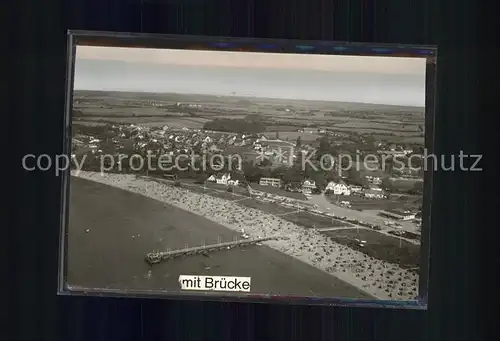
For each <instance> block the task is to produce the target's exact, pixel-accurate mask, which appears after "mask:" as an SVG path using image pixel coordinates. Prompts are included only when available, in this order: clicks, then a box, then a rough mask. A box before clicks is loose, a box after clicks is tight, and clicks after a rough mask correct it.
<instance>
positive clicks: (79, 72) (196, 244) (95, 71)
mask: <svg viewBox="0 0 500 341" xmlns="http://www.w3.org/2000/svg"><path fill="white" fill-rule="evenodd" d="M74 57H75V70H74V77H73V107H72V109H71V111H72V112H71V134H72V142H71V144H72V146H71V157H72V159H71V160H72V162H71V177H70V179H69V207H68V210H69V216H68V224H67V227H66V235H67V242H66V251H67V252H66V254H67V258H66V269H65V275H66V287H67V289H68V290H85V289H93V290H102V291H103V292H105V291H115V292H117V291H123V292H125V291H134V292H149V293H155V294H162V293H169V294H172V293H187V294H197V293H198V294H200V293H201V294H206V295H212V296H213V295H215V296H217V295H224V296H225V295H282V296H295V297H310V296H315V297H326V298H348V299H355V298H359V299H363V300H367V299H368V300H371V299H373V300H414V299H417V297H418V296H419V271H420V265H421V259H420V258H421V251H420V249H421V228H422V199H423V188H424V187H423V179H424V176H423V174H424V171H425V168H426V150H425V148H424V134H425V131H424V125H425V122H424V121H425V93H426V80H425V75H426V60H425V58H408V57H390V56H384V57H375V56H346V55H342V56H340V55H312V54H274V53H256V52H229V51H208V50H173V49H170V50H169V49H146V48H118V47H105V46H99V47H97V46H77V48H76V55H75V56H74ZM423 261H427V260H426V259H424V260H423Z"/></svg>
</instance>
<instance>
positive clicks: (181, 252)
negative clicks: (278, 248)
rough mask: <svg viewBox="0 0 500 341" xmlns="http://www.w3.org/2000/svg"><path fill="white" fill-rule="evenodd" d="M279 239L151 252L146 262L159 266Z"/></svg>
mask: <svg viewBox="0 0 500 341" xmlns="http://www.w3.org/2000/svg"><path fill="white" fill-rule="evenodd" d="M276 239H278V237H265V238H254V239H241V240H236V241H231V242H225V243H218V244H211V245H203V246H195V247H189V248H185V249H178V250H172V251H166V252H151V253H148V254H146V257H145V261H146V262H148V263H149V264H157V263H160V262H162V261H166V260H170V259H174V258H177V257H182V256H192V255H199V254H207V253H209V252H216V251H222V250H227V249H232V248H235V247H243V246H249V245H254V244H257V243H261V242H265V241H267V240H276Z"/></svg>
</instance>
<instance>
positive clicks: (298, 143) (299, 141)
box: [295, 136, 302, 149]
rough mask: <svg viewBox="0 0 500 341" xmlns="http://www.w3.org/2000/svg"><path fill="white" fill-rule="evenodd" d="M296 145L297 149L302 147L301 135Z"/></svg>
mask: <svg viewBox="0 0 500 341" xmlns="http://www.w3.org/2000/svg"><path fill="white" fill-rule="evenodd" d="M295 147H296V148H297V149H300V147H302V139H301V138H300V136H299V137H297V141H296V142H295Z"/></svg>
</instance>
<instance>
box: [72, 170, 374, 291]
mask: <svg viewBox="0 0 500 341" xmlns="http://www.w3.org/2000/svg"><path fill="white" fill-rule="evenodd" d="M70 205H71V206H70V220H69V221H70V223H69V233H68V252H69V254H68V267H67V274H68V277H67V280H68V284H69V285H70V286H78V287H91V288H108V289H118V290H125V289H129V290H134V289H135V290H169V291H176V290H177V288H178V287H179V285H178V282H177V279H178V276H179V275H188V274H189V275H215V276H221V275H222V276H224V275H226V276H229V275H233V276H249V277H251V278H252V292H253V293H264V294H265V293H275V294H278V293H279V294H283V295H321V296H345V297H361V298H368V297H369V296H368V295H367V294H364V293H363V292H361V291H360V290H358V289H356V288H354V287H353V286H351V285H348V284H346V283H345V282H343V281H341V280H338V279H336V278H335V277H333V276H331V275H328V274H326V273H325V272H323V271H320V270H318V269H316V268H314V267H312V266H310V265H307V264H305V263H304V262H301V261H298V260H295V259H293V258H292V257H289V256H286V255H284V254H283V253H281V252H278V251H275V250H273V249H271V248H269V247H266V246H252V247H247V248H243V249H232V250H228V251H222V252H218V253H213V254H210V255H209V256H208V257H205V256H194V257H186V258H180V259H176V260H173V261H169V262H165V263H160V264H158V265H155V266H154V267H150V266H149V265H148V264H147V263H146V262H144V260H143V259H144V254H145V253H147V252H151V251H153V250H164V249H166V248H172V249H174V248H183V247H185V245H186V244H188V245H190V246H195V245H200V244H201V243H202V241H205V242H206V243H211V242H217V240H218V238H219V237H220V238H222V239H223V240H231V239H232V238H233V237H235V236H237V235H238V233H237V232H235V231H231V230H229V229H227V228H225V227H223V226H221V225H219V224H216V223H214V222H212V221H210V220H207V219H204V218H202V217H200V216H198V215H195V214H192V213H189V212H187V211H184V210H181V209H178V208H175V207H173V206H170V205H166V204H164V203H162V202H160V201H156V200H153V199H149V198H146V197H144V196H142V195H137V194H134V193H130V192H127V191H123V190H121V189H117V188H113V187H110V186H106V185H102V184H99V183H95V182H92V181H87V180H83V179H78V178H72V180H71V198H70Z"/></svg>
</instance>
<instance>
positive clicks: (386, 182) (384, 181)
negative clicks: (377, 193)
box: [381, 177, 394, 192]
mask: <svg viewBox="0 0 500 341" xmlns="http://www.w3.org/2000/svg"><path fill="white" fill-rule="evenodd" d="M381 187H382V188H383V189H384V190H386V191H388V192H392V191H393V190H394V185H393V184H392V181H391V180H390V179H389V178H388V177H386V178H383V179H382V185H381Z"/></svg>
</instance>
